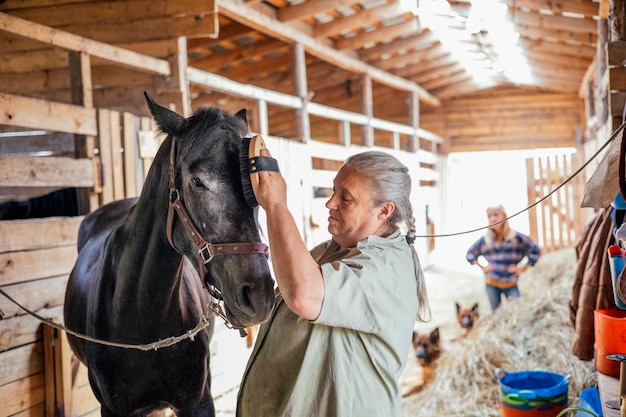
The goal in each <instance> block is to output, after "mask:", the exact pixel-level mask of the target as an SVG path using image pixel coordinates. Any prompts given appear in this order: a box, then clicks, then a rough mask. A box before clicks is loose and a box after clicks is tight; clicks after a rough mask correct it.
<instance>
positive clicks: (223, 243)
mask: <svg viewBox="0 0 626 417" xmlns="http://www.w3.org/2000/svg"><path fill="white" fill-rule="evenodd" d="M146 99H147V102H148V106H149V108H150V111H151V113H152V115H153V116H154V118H155V120H156V121H157V123H158V125H159V127H160V129H161V130H162V131H163V132H164V133H166V134H167V138H166V139H165V141H164V142H163V144H162V146H161V148H160V149H159V151H158V153H157V155H156V157H155V159H154V162H153V164H152V167H151V168H150V171H149V173H148V175H147V177H146V181H145V184H144V186H143V190H142V192H141V196H140V197H139V198H138V199H128V200H120V201H117V202H113V203H111V204H108V205H105V206H103V207H101V208H99V209H97V210H96V211H94V212H92V213H90V214H88V215H87V216H85V219H84V221H83V222H82V223H81V226H80V230H79V236H78V259H77V261H76V264H75V266H74V269H73V271H72V273H71V275H70V279H69V282H68V286H67V292H66V297H65V311H64V315H65V324H66V326H67V327H68V328H69V329H70V330H72V331H75V332H78V333H81V334H85V335H87V336H89V337H92V338H95V339H98V340H103V341H106V342H113V343H120V344H124V345H127V344H128V345H145V344H150V343H152V342H156V341H158V340H162V339H166V338H169V337H172V336H179V335H181V334H184V333H185V332H187V331H189V330H190V329H193V328H195V327H196V325H198V323H200V322H201V320H202V318H203V317H204V315H205V313H206V312H207V304H208V302H209V301H210V300H211V298H210V297H211V296H210V295H209V292H210V294H211V295H212V296H213V297H214V298H215V299H222V300H223V306H224V312H225V316H226V318H227V319H228V321H229V322H230V323H231V324H232V326H233V327H235V328H243V327H246V326H251V325H255V324H258V323H260V322H263V321H265V320H267V318H268V317H269V314H270V311H271V308H272V305H273V301H274V292H273V286H274V282H273V280H272V277H271V275H270V270H269V266H268V262H267V246H266V245H264V244H263V243H261V242H260V238H259V233H258V228H257V223H256V217H255V213H254V210H253V209H252V208H250V207H249V206H248V205H247V204H246V202H245V199H244V195H243V192H244V191H243V186H242V181H241V171H240V162H239V161H240V156H239V154H240V143H241V142H242V138H243V136H245V134H246V133H247V131H248V124H247V120H246V113H245V110H242V111H240V112H238V113H237V114H236V115H235V116H231V115H229V114H227V113H226V112H224V111H222V110H219V109H216V108H201V109H199V110H198V111H196V112H195V114H194V115H193V116H191V117H190V118H188V119H185V118H183V117H182V116H180V115H178V114H176V113H175V112H173V111H171V110H168V109H166V108H164V107H162V106H160V105H158V104H156V103H155V102H154V101H153V100H152V99H151V98H150V97H149V96H148V95H147V94H146ZM201 277H202V278H201ZM205 288H207V289H209V292H207V291H206V290H205ZM219 305H220V306H221V304H219ZM209 313H210V311H209ZM211 335H212V323H211V325H209V326H208V327H207V328H205V329H204V330H202V331H200V332H199V333H197V334H196V335H195V336H194V337H193V338H185V339H184V340H182V341H180V342H178V343H175V344H173V345H171V346H168V347H161V348H159V349H155V350H142V349H137V348H125V347H117V346H111V345H109V344H103V343H100V342H95V341H86V340H85V339H84V338H80V337H74V336H69V341H70V345H71V347H72V350H73V351H74V353H75V354H76V356H77V357H78V358H79V359H80V360H81V362H83V363H84V364H85V365H86V366H87V368H88V373H89V381H90V384H91V387H92V389H93V391H94V394H95V395H96V397H97V398H98V400H99V401H100V403H101V406H102V407H101V410H102V415H103V416H141V415H147V414H149V413H150V412H151V411H154V410H157V409H162V408H166V407H171V408H172V409H174V411H175V412H176V414H177V415H178V416H179V417H181V416H194V417H204V416H213V415H214V406H213V400H212V397H211V392H210V391H211V390H210V389H211V375H210V368H209V357H210V355H209V342H210V339H211Z"/></svg>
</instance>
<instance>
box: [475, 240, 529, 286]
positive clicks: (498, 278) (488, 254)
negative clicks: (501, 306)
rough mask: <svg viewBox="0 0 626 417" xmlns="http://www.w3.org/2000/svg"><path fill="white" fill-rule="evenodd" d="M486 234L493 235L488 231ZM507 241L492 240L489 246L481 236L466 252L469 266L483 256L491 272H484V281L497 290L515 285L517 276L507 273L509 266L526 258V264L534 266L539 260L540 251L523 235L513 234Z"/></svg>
mask: <svg viewBox="0 0 626 417" xmlns="http://www.w3.org/2000/svg"><path fill="white" fill-rule="evenodd" d="M488 233H493V231H491V230H489V231H488ZM511 235H512V236H511V237H510V238H508V239H505V240H502V241H497V240H496V239H493V242H492V244H491V245H488V244H487V239H486V238H485V236H482V237H481V238H480V239H478V240H477V241H476V242H474V244H472V246H471V247H470V248H469V249H468V250H467V255H466V256H465V258H466V259H467V261H468V262H469V263H471V264H473V263H475V262H476V261H478V257H479V256H481V255H482V256H484V257H485V259H487V261H488V262H489V264H490V265H491V266H492V267H493V270H491V271H489V272H485V280H486V281H487V283H488V284H489V285H492V286H494V287H499V288H511V287H514V286H515V285H517V278H518V277H517V275H514V274H512V273H510V272H509V271H508V268H509V266H511V265H517V264H518V263H520V262H521V261H522V259H524V257H527V258H528V264H529V265H531V266H532V265H534V264H535V263H536V262H537V260H538V259H539V255H540V254H541V251H540V249H539V246H537V244H536V243H535V242H533V240H532V239H531V238H530V237H528V236H526V235H525V234H523V233H519V232H514V233H512V234H511Z"/></svg>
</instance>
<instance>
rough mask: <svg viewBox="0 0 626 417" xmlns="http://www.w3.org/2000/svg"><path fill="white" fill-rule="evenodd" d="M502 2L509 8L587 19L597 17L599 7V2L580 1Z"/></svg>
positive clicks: (524, 0)
mask: <svg viewBox="0 0 626 417" xmlns="http://www.w3.org/2000/svg"><path fill="white" fill-rule="evenodd" d="M602 1H605V0H602ZM606 1H608V0H606ZM500 2H501V3H505V4H506V5H507V6H509V8H515V9H529V10H534V11H538V10H550V11H552V12H554V13H556V14H562V13H575V14H581V15H583V16H585V17H594V16H597V15H598V7H599V6H598V3H597V2H594V1H580V0H559V1H552V0H500Z"/></svg>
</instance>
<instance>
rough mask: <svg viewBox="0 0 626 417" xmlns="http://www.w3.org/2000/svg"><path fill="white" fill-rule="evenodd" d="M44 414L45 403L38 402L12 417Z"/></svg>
mask: <svg viewBox="0 0 626 417" xmlns="http://www.w3.org/2000/svg"><path fill="white" fill-rule="evenodd" d="M44 416H45V410H44V405H43V404H37V405H35V406H34V407H31V408H29V409H27V410H24V411H21V412H19V413H16V414H13V415H12V416H11V417H44ZM94 417H96V416H94Z"/></svg>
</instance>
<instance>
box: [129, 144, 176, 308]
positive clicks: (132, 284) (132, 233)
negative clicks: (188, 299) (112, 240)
mask: <svg viewBox="0 0 626 417" xmlns="http://www.w3.org/2000/svg"><path fill="white" fill-rule="evenodd" d="M157 157H161V158H163V155H157ZM167 166H168V164H167V159H166V160H161V161H159V160H157V159H156V158H155V162H154V163H153V166H152V167H151V168H150V172H149V174H148V176H147V177H146V182H145V184H144V187H143V191H142V193H141V196H140V197H139V201H138V202H137V206H136V207H135V210H134V212H133V213H132V214H131V216H130V218H129V221H128V222H127V224H126V226H125V228H124V230H118V232H119V235H118V236H117V239H118V240H122V239H123V242H124V243H123V245H122V246H124V247H125V250H124V253H123V254H121V258H120V276H123V279H122V280H120V281H118V286H120V285H121V286H123V287H126V288H124V291H122V292H121V293H126V294H128V293H129V292H127V291H134V292H136V293H137V295H138V297H137V299H136V300H133V301H131V303H132V304H133V306H132V308H133V309H142V311H146V309H155V308H156V309H159V310H162V309H163V307H164V306H165V305H168V303H164V302H165V301H167V300H168V299H170V298H171V297H175V296H177V294H178V291H179V287H180V284H181V281H182V280H181V276H180V274H179V273H178V272H179V271H178V269H179V266H180V264H181V262H182V258H183V256H182V255H181V254H180V253H178V252H177V251H176V250H175V249H174V248H172V247H171V245H170V244H169V242H168V240H167V195H168V192H169V190H168V187H167V183H168V182H167V172H168V171H167Z"/></svg>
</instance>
